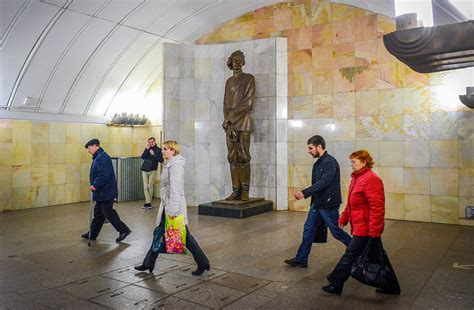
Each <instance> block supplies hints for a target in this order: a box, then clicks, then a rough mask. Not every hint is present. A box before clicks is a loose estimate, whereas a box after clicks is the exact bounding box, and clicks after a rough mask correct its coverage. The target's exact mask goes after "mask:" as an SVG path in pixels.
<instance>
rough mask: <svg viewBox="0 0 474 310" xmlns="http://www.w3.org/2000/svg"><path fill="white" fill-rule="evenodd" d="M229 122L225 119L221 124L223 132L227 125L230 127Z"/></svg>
mask: <svg viewBox="0 0 474 310" xmlns="http://www.w3.org/2000/svg"><path fill="white" fill-rule="evenodd" d="M231 124H232V123H231V121H229V120H227V119H225V120H224V122H223V123H222V128H224V130H227V127H229V125H231Z"/></svg>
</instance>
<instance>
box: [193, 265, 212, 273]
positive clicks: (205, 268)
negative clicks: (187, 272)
mask: <svg viewBox="0 0 474 310" xmlns="http://www.w3.org/2000/svg"><path fill="white" fill-rule="evenodd" d="M209 269H211V265H207V266H203V267H198V269H196V271H193V272H191V273H192V275H193V276H200V275H202V273H203V272H204V270H209Z"/></svg>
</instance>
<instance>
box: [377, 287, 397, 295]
mask: <svg viewBox="0 0 474 310" xmlns="http://www.w3.org/2000/svg"><path fill="white" fill-rule="evenodd" d="M375 292H376V293H379V294H387V295H400V290H398V291H388V290H381V289H379V288H378V289H376V290H375Z"/></svg>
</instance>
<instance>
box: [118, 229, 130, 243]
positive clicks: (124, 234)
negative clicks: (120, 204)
mask: <svg viewBox="0 0 474 310" xmlns="http://www.w3.org/2000/svg"><path fill="white" fill-rule="evenodd" d="M131 232H132V231H131V230H130V229H129V230H127V231H126V232H121V233H120V234H119V236H118V238H117V239H115V241H116V242H120V241H122V240H123V239H125V238H126V237H127V236H128V235H130V233H131Z"/></svg>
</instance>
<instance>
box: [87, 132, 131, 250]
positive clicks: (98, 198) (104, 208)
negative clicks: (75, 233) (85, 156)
mask: <svg viewBox="0 0 474 310" xmlns="http://www.w3.org/2000/svg"><path fill="white" fill-rule="evenodd" d="M85 148H86V149H87V151H88V152H89V153H90V154H91V155H92V165H91V169H90V173H89V178H90V186H89V190H90V191H91V192H92V199H93V200H94V201H95V202H96V203H95V207H94V219H93V220H92V224H91V227H90V230H91V231H90V236H89V232H86V233H84V234H82V235H81V237H82V238H84V239H89V237H90V240H96V238H97V236H98V235H99V233H100V230H101V229H102V225H103V224H104V221H105V219H107V220H108V221H109V222H110V223H111V224H112V226H113V227H114V228H115V229H116V230H117V231H118V232H119V235H118V237H117V239H115V241H116V242H120V241H122V240H123V239H125V238H126V237H127V236H128V235H129V234H130V233H131V232H132V231H131V230H130V228H128V226H127V225H125V223H124V222H122V220H120V217H119V215H118V213H117V211H115V210H114V200H115V198H117V194H118V193H117V180H116V179H115V173H114V168H113V166H112V160H111V159H110V156H109V154H107V153H106V152H105V151H104V149H103V148H101V147H100V141H99V140H98V139H92V140H90V141H89V142H87V143H86V145H85Z"/></svg>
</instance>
